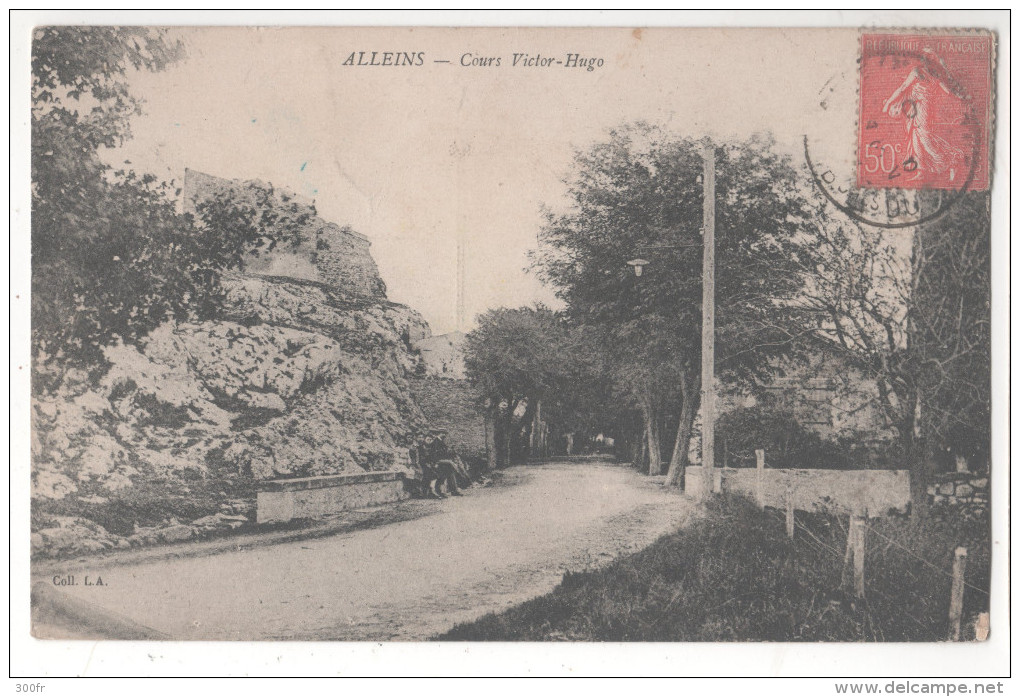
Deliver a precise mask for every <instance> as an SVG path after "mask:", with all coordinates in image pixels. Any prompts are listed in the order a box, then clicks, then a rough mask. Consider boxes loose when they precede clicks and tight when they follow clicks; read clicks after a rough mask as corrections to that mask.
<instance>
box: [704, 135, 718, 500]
mask: <svg viewBox="0 0 1020 697" xmlns="http://www.w3.org/2000/svg"><path fill="white" fill-rule="evenodd" d="M701 152H702V158H703V160H704V168H705V171H704V177H703V184H704V192H703V196H704V198H703V203H702V205H703V208H704V218H703V222H704V226H703V227H704V229H703V230H702V234H703V235H704V239H703V240H702V248H703V251H704V256H703V257H702V268H701V278H702V286H701V467H702V470H703V472H704V474H705V487H704V490H705V492H708V491H712V490H713V489H714V488H715V487H714V484H715V477H713V476H712V470H713V469H714V468H715V148H713V147H712V142H711V141H710V140H709V139H708V138H706V139H705V140H704V142H703V143H702V145H701Z"/></svg>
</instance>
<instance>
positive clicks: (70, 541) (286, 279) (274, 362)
mask: <svg viewBox="0 0 1020 697" xmlns="http://www.w3.org/2000/svg"><path fill="white" fill-rule="evenodd" d="M217 181H224V180H217ZM315 224H316V225H321V226H327V227H328V226H329V225H332V224H331V223H325V222H323V221H315ZM332 227H333V228H336V226H335V225H334V226H332ZM339 229H340V228H337V230H339ZM327 232H328V231H327ZM334 232H335V231H334ZM316 234H318V233H316ZM330 234H332V232H331V233H330ZM342 236H343V237H344V239H346V238H347V237H350V238H351V239H352V240H354V241H355V242H356V243H357V242H358V239H359V238H358V237H352V236H350V235H348V234H347V233H346V232H345V233H343V235H342ZM359 244H360V243H359ZM312 246H313V247H315V246H317V247H318V249H317V252H318V254H319V256H315V255H312V254H311V253H309V254H308V255H307V256H306V257H305V258H304V262H307V265H310V266H308V268H310V269H311V272H309V273H307V274H303V275H302V274H301V273H290V271H293V269H295V268H298V267H300V268H305V267H302V266H301V265H297V266H295V265H294V264H290V265H288V264H289V262H287V263H283V262H286V261H287V260H286V259H283V262H281V261H280V259H281V258H282V257H285V256H286V255H287V254H291V253H292V251H293V250H291V251H287V252H283V251H281V252H279V254H278V255H269V256H267V257H265V258H263V259H262V262H263V263H264V268H263V267H259V268H262V270H263V272H260V271H257V270H253V269H252V268H250V267H248V268H246V269H245V272H244V273H241V272H237V273H234V274H233V275H230V276H228V277H226V278H224V289H225V298H224V307H223V311H222V318H221V319H218V320H215V321H204V322H170V323H166V324H164V325H162V326H160V327H159V328H157V329H156V330H155V331H153V332H152V333H150V334H149V335H148V336H147V337H146V338H145V339H144V340H143V341H142V342H141V343H140V344H139V345H137V346H124V345H116V346H110V347H107V349H106V350H105V355H106V358H107V361H108V368H107V369H106V370H105V371H94V372H93V373H91V374H86V373H84V372H81V373H74V372H71V373H69V374H67V375H65V376H64V378H63V380H62V381H61V382H60V386H59V387H58V388H56V389H53V390H51V391H47V392H44V393H42V394H37V395H36V396H35V398H34V400H33V405H32V409H33V434H32V435H33V444H32V453H33V470H32V495H33V507H32V521H33V535H32V547H33V552H34V554H36V555H41V556H53V555H57V556H60V555H67V554H76V553H82V552H96V551H101V550H105V549H112V548H118V547H125V546H131V545H142V544H153V543H160V542H176V541H184V540H188V539H192V538H195V537H201V536H203V535H209V534H216V533H218V532H220V531H224V530H231V529H235V528H241V527H244V526H245V525H247V524H249V523H250V522H252V521H254V519H255V516H254V501H255V489H256V484H257V482H258V481H259V480H263V479H277V478H287V477H305V476H314V475H321V474H343V473H357V472H365V471H378V470H402V469H405V468H406V467H407V465H408V458H407V444H408V442H409V438H410V435H411V434H412V433H413V432H414V431H416V430H419V429H422V428H425V427H426V426H427V425H428V419H427V417H426V416H425V415H424V414H423V413H422V411H421V410H420V409H419V407H418V405H417V403H416V402H415V399H414V397H413V393H412V391H411V389H410V387H409V384H408V380H409V377H410V376H411V375H412V374H413V373H414V371H415V369H416V368H417V366H418V364H419V360H420V359H419V355H418V353H417V352H416V351H415V350H413V349H412V345H413V343H414V342H416V341H420V340H422V339H424V338H427V337H428V336H430V335H431V331H430V329H429V327H428V324H427V323H426V322H425V320H424V319H423V318H422V317H421V315H420V314H418V313H417V312H415V311H414V310H412V309H410V308H407V307H404V306H401V305H397V304H395V303H391V302H389V301H388V300H387V299H386V298H385V295H384V293H383V292H382V291H383V288H384V287H383V286H382V285H381V283H382V282H381V280H379V281H378V283H376V280H378V275H377V272H376V271H375V263H374V261H373V262H371V264H370V265H368V264H366V263H365V262H364V260H363V259H353V260H350V259H347V260H345V259H344V258H343V255H344V254H347V253H351V254H354V255H355V256H357V255H358V254H361V251H358V252H350V250H347V251H346V252H343V253H342V254H340V253H338V255H333V256H330V255H328V254H324V252H325V251H328V250H325V249H324V247H323V245H322V244H318V245H315V244H313V245H312ZM367 248H368V247H367V242H366V244H365V245H364V248H363V250H362V251H364V252H365V254H367ZM334 249H339V248H334ZM299 251H301V250H299ZM307 251H308V250H303V251H302V254H304V252H307ZM280 255H282V257H281V256H280ZM370 259H371V257H369V260H370ZM304 262H302V263H304ZM274 264H275V266H274ZM355 267H357V269H359V271H358V273H354V272H353V271H352V269H354V268H355ZM273 268H277V269H284V270H285V271H287V273H283V274H282V275H274V274H269V273H265V272H264V271H267V270H270V269H273ZM359 273H360V274H361V275H360V276H359V275H358V274H359ZM324 279H325V280H324Z"/></svg>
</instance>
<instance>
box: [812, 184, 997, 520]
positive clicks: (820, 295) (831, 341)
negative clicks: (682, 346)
mask: <svg viewBox="0 0 1020 697" xmlns="http://www.w3.org/2000/svg"><path fill="white" fill-rule="evenodd" d="M917 195H918V196H919V197H920V206H921V207H922V209H927V210H931V209H932V208H933V207H934V205H935V201H934V195H933V194H927V193H919V194H917ZM988 204H989V201H988V196H987V194H984V193H980V192H975V193H968V194H966V195H964V196H962V197H961V198H960V200H959V201H958V203H957V204H956V205H955V206H954V207H952V208H951V209H950V210H949V211H948V212H947V213H946V214H945V215H943V216H941V217H940V218H939V219H937V220H936V221H934V222H931V223H927V224H924V225H921V226H919V227H918V228H916V229H914V230H913V232H904V231H899V230H885V229H881V228H876V227H871V226H862V225H857V224H856V223H854V222H852V221H850V220H848V219H846V218H843V217H841V216H838V214H837V215H833V214H832V213H831V211H829V210H827V209H825V208H823V207H821V206H820V207H819V210H818V214H817V221H818V224H817V227H816V231H815V234H814V235H812V236H811V237H810V238H809V239H808V240H806V242H805V245H804V250H805V252H804V254H803V255H801V256H800V257H799V258H798V263H799V265H800V269H801V272H802V274H803V275H804V277H805V278H806V279H807V282H806V284H805V287H804V288H805V289H804V291H803V293H802V297H803V302H804V304H805V306H806V307H807V308H809V309H810V310H811V311H812V312H813V314H814V316H815V332H814V338H815V340H817V341H821V342H823V343H824V344H827V345H828V346H829V347H832V348H835V349H836V350H839V351H841V352H843V353H844V354H845V355H846V356H847V357H848V358H850V359H851V361H852V362H853V364H854V365H856V366H857V367H859V368H860V369H862V370H863V371H864V372H865V374H866V375H867V376H868V377H869V378H870V379H872V380H874V383H875V385H876V386H877V392H878V397H877V400H878V403H879V406H880V407H881V408H882V410H883V412H884V414H885V415H886V417H887V419H888V421H889V423H890V424H891V425H892V426H893V427H894V428H895V430H896V431H897V432H898V435H899V446H900V448H901V454H902V457H903V458H904V459H905V460H906V462H907V463H908V466H909V469H910V470H911V489H912V492H911V493H912V496H911V498H912V502H913V505H914V507H915V510H918V511H922V512H923V511H924V509H925V508H926V503H927V487H928V484H929V482H930V481H931V475H932V473H933V471H934V463H935V457H936V453H937V452H938V451H939V450H943V451H945V450H951V451H954V452H955V453H957V454H959V455H960V456H962V457H967V458H969V459H972V460H977V461H979V462H980V461H981V460H982V459H986V458H987V456H988V438H989V423H990V394H991V392H990V362H991V349H990V346H991V344H990V339H991V333H990V265H989V261H990V259H989V240H990V223H989V212H988V211H989V205H988Z"/></svg>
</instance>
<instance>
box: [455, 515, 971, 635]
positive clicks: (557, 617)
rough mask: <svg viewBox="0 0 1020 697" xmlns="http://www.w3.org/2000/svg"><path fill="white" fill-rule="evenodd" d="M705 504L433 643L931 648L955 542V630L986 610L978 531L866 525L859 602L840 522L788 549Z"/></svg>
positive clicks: (899, 522) (828, 520)
mask: <svg viewBox="0 0 1020 697" xmlns="http://www.w3.org/2000/svg"><path fill="white" fill-rule="evenodd" d="M708 508H709V510H708V513H707V515H705V516H704V517H703V518H700V519H698V520H697V521H695V522H693V523H692V524H690V525H689V526H688V527H686V528H684V529H683V530H680V531H679V532H676V533H673V534H670V535H667V536H664V537H662V538H661V539H659V540H658V541H657V542H656V543H655V544H654V545H652V546H651V547H649V548H647V549H645V550H643V551H641V552H639V553H637V554H634V555H632V556H630V557H626V558H623V559H620V560H617V561H616V562H614V563H613V564H611V565H610V566H608V567H606V568H604V569H599V570H595V571H585V572H581V573H569V572H568V573H567V574H566V575H565V576H564V578H563V582H562V583H561V584H560V585H559V586H557V587H556V589H555V590H553V592H552V593H550V594H548V595H545V596H542V597H540V598H536V599H534V600H531V601H528V602H526V603H524V604H522V605H519V606H517V607H515V608H512V609H510V610H507V611H506V612H503V613H501V614H496V615H487V616H485V617H483V618H481V619H479V620H478V621H476V622H473V623H470V624H463V625H458V626H456V627H454V628H453V629H452V630H451V631H450V632H448V633H447V634H445V635H443V636H442V637H439V638H440V639H445V640H466V641H514V640H520V641H549V640H567V641H940V640H945V639H946V637H947V635H948V631H949V630H948V612H949V595H950V587H951V583H952V580H951V577H950V576H949V575H948V572H949V570H950V569H951V568H952V557H953V550H954V549H955V547H956V546H957V545H963V546H966V547H967V548H968V554H969V561H968V566H967V575H966V580H967V583H968V584H970V585H969V586H968V587H966V592H965V596H964V617H965V619H966V620H968V621H967V622H966V626H967V627H969V626H970V623H971V622H970V621H972V620H973V618H974V617H975V616H976V614H977V613H978V612H982V611H986V610H987V609H988V596H987V595H986V594H985V593H983V592H981V591H980V590H977V589H987V588H988V586H989V543H988V528H987V525H986V524H983V523H978V522H974V523H962V522H961V521H959V520H939V519H935V518H931V519H928V520H926V521H924V522H920V523H919V522H916V521H914V520H908V519H899V518H890V519H882V520H876V521H871V523H870V525H869V531H868V536H867V555H866V564H865V582H866V598H865V599H864V600H858V599H856V598H854V597H853V596H852V593H847V592H845V591H844V590H841V589H842V588H844V587H845V586H844V585H843V583H842V575H843V552H844V549H845V544H846V527H847V523H846V520H845V519H839V518H835V517H831V516H823V515H810V516H809V515H804V516H803V519H802V518H801V514H800V513H798V528H797V536H796V540H795V541H790V540H788V539H787V537H786V533H785V529H784V522H783V519H782V517H781V515H780V514H779V513H778V512H777V511H774V510H771V509H769V510H767V511H766V512H765V513H761V512H760V511H758V510H757V509H756V508H755V507H754V506H753V505H752V504H750V503H748V502H747V501H745V500H740V499H735V498H723V499H718V500H714V501H712V502H710V503H709V505H708ZM802 522H803V524H804V525H803V527H801V525H800V524H801V523H802ZM884 538H891V539H892V540H895V541H896V543H898V544H899V545H902V546H903V547H905V548H906V549H908V550H910V552H907V551H905V550H904V549H903V548H902V547H899V546H896V545H894V544H893V543H891V542H888V541H887V540H886V539H884ZM911 553H912V554H913V555H916V556H912V554H911ZM918 557H920V558H922V559H924V560H926V561H927V562H928V563H925V562H923V561H921V560H919V559H918ZM929 564H931V565H933V566H929ZM933 567H935V568H933ZM937 569H938V570H937ZM939 570H944V571H945V572H946V573H943V572H942V571H939ZM966 632H967V630H966V628H965V637H966V636H967V634H966Z"/></svg>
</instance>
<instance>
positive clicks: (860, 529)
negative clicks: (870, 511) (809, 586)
mask: <svg viewBox="0 0 1020 697" xmlns="http://www.w3.org/2000/svg"><path fill="white" fill-rule="evenodd" d="M866 529H867V519H866V518H865V517H864V516H862V515H859V514H856V513H855V514H854V515H852V516H851V517H850V530H849V531H848V532H847V536H846V554H845V555H844V556H843V568H844V571H845V570H846V566H847V565H848V564H850V563H851V562H852V563H853V574H854V594H855V595H856V596H857V597H858V598H863V597H864V534H865V530H866Z"/></svg>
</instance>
